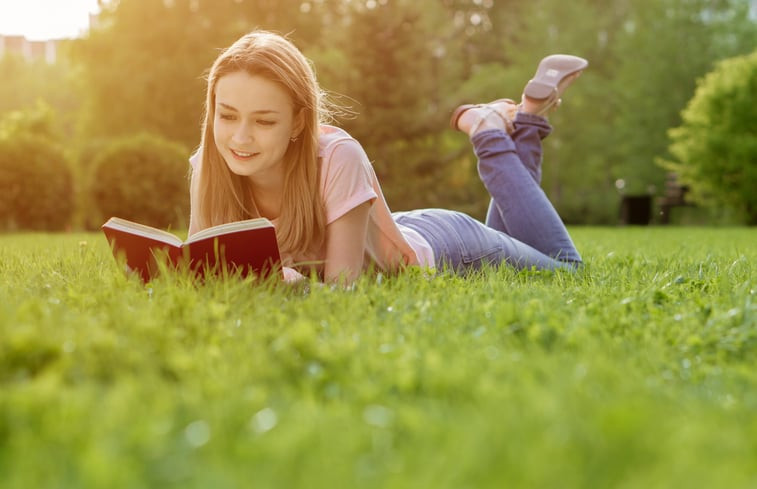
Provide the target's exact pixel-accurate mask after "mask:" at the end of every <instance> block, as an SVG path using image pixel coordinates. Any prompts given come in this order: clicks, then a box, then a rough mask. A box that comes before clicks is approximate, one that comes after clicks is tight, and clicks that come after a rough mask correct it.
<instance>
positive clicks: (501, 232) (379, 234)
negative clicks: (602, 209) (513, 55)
mask: <svg viewBox="0 0 757 489" xmlns="http://www.w3.org/2000/svg"><path fill="white" fill-rule="evenodd" d="M586 65H587V63H586V61H585V60H582V59H581V58H577V57H574V56H565V55H554V56H551V57H547V58H545V59H544V60H542V62H541V63H540V65H539V68H538V70H537V73H536V75H535V76H534V79H533V80H531V81H530V82H529V83H528V84H527V85H526V88H525V90H524V95H523V98H522V101H521V103H520V104H519V105H516V104H515V103H514V102H513V101H512V100H509V99H502V100H497V101H494V102H492V103H489V104H482V105H465V106H461V107H459V108H458V109H457V110H456V111H455V113H454V114H453V117H452V120H451V123H452V126H453V128H454V129H457V130H461V131H464V132H466V133H467V134H468V135H469V136H470V139H471V142H472V143H473V149H474V151H475V153H476V155H477V157H478V168H479V174H480V176H481V179H482V181H483V183H484V185H485V187H486V188H487V190H488V191H489V193H490V195H491V204H490V207H489V212H488V215H487V218H486V224H483V223H481V222H479V221H477V220H475V219H473V218H472V217H470V216H468V215H465V214H462V213H459V212H455V211H450V210H443V209H425V210H417V211H410V212H400V213H394V214H392V213H391V212H390V210H389V207H388V206H387V203H386V201H385V200H384V197H383V194H382V191H381V187H380V185H379V182H378V180H377V178H376V174H375V173H374V171H373V168H372V166H371V164H370V161H369V159H368V157H367V156H366V154H365V152H364V151H363V148H362V147H361V146H360V144H359V143H358V142H357V141H356V140H355V139H353V138H352V137H350V135H349V134H347V133H346V132H345V131H343V130H341V129H338V128H336V127H333V126H330V125H326V124H325V123H324V121H325V119H326V117H327V116H328V115H329V110H328V107H327V106H326V103H325V98H324V96H323V93H322V92H321V90H320V88H319V86H318V83H317V81H316V78H315V76H314V73H313V70H312V68H311V65H310V63H309V62H308V60H307V59H306V58H305V57H304V56H303V55H302V53H301V52H300V51H299V50H298V49H297V48H296V47H295V46H294V45H293V44H292V43H291V42H289V41H288V40H287V39H285V38H283V37H281V36H279V35H277V34H273V33H269V32H263V31H255V32H252V33H250V34H247V35H245V36H243V37H242V38H241V39H239V40H238V41H237V42H235V43H234V44H233V45H232V46H230V47H229V48H228V49H226V50H225V51H224V52H223V53H222V54H221V55H220V56H219V57H218V59H216V61H215V63H214V64H213V66H212V68H211V70H210V73H209V76H208V86H207V99H206V114H205V122H204V125H203V132H202V141H201V144H200V147H199V149H198V151H197V152H196V153H195V154H194V155H193V156H192V158H191V159H190V161H191V163H192V178H191V185H190V187H191V189H190V197H191V217H190V229H189V234H190V235H191V234H193V233H195V232H197V231H199V230H201V229H204V228H206V227H209V226H213V225H217V224H221V223H225V222H231V221H236V220H242V219H249V218H252V217H258V216H263V217H266V218H268V219H270V220H271V221H272V222H273V223H274V225H275V227H276V233H277V238H278V241H279V246H280V249H281V254H282V260H283V264H284V275H285V279H286V280H287V281H296V280H299V279H302V278H303V275H302V274H305V275H308V274H310V273H311V272H312V271H313V270H314V271H315V272H316V273H318V275H319V277H320V278H321V279H323V280H324V281H329V282H335V281H339V282H346V283H349V282H351V281H353V280H355V278H357V276H358V275H359V274H360V273H361V271H363V270H364V269H365V268H367V267H370V266H373V267H377V268H378V269H380V270H383V271H385V272H396V271H399V270H401V269H403V268H404V267H407V266H414V265H415V266H421V267H429V268H444V267H450V268H451V269H453V270H455V271H457V272H461V273H462V272H465V271H468V270H472V269H477V268H479V267H480V266H481V265H482V264H484V263H487V264H495V265H496V264H500V263H507V264H509V265H512V266H514V267H518V268H530V267H537V268H541V269H554V268H573V267H575V266H576V265H577V264H580V263H581V257H580V255H579V254H578V252H577V251H576V249H575V247H574V245H573V243H572V241H571V239H570V237H569V235H568V232H567V230H566V229H565V226H564V225H563V223H562V221H561V219H560V217H559V216H558V215H557V213H556V212H555V210H554V208H553V206H552V205H551V204H550V202H549V200H548V199H547V197H546V195H545V194H544V192H543V191H542V190H541V188H540V187H539V181H540V176H541V170H540V168H541V155H542V149H541V139H543V138H544V137H545V136H547V135H548V134H549V132H550V130H551V128H550V126H549V124H548V123H547V121H546V119H545V118H544V117H543V116H544V115H545V114H546V113H547V112H548V111H550V110H551V109H553V108H554V107H556V106H557V105H559V102H560V95H561V94H562V92H563V90H564V89H565V88H566V87H567V86H568V85H569V84H570V83H571V82H572V80H573V79H574V78H575V77H577V76H578V75H579V74H580V72H581V71H582V70H583V69H584V68H585V67H586ZM366 123H370V122H366Z"/></svg>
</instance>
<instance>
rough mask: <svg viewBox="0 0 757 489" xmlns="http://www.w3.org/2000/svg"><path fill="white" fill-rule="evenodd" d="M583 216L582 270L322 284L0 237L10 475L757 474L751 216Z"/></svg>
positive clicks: (4, 422)
mask: <svg viewBox="0 0 757 489" xmlns="http://www.w3.org/2000/svg"><path fill="white" fill-rule="evenodd" d="M573 237H574V239H575V242H576V244H577V245H578V247H579V249H581V251H582V253H583V255H584V258H585V259H586V263H587V265H586V268H585V269H584V270H582V271H580V272H578V273H575V274H570V273H536V272H521V273H516V272H514V271H513V270H511V269H509V268H502V269H500V270H487V271H485V272H484V273H482V274H480V275H478V276H475V277H471V278H469V279H460V278H455V277H451V276H448V275H444V274H442V275H440V276H437V277H434V278H427V277H425V276H423V275H421V274H415V273H407V274H405V275H402V276H399V277H376V276H366V277H364V278H363V279H362V280H361V281H360V282H359V283H358V285H357V287H356V288H355V289H354V290H349V291H345V290H335V289H331V288H328V287H316V286H313V287H312V288H311V289H310V290H308V291H306V290H302V289H298V288H295V289H291V288H288V287H285V286H283V285H281V284H272V283H271V284H255V283H252V281H251V280H226V281H224V280H211V281H209V282H207V283H205V284H204V285H202V286H198V285H196V284H193V283H191V282H190V281H189V280H186V277H182V276H180V275H174V276H170V275H165V276H163V277H161V278H160V279H158V280H156V281H155V282H153V283H151V284H149V285H148V286H147V287H145V286H143V285H142V284H141V283H139V282H138V281H137V280H136V279H129V278H127V277H126V276H125V275H124V274H123V273H122V271H121V270H119V269H118V267H117V266H116V265H115V262H114V261H113V259H112V256H111V255H110V251H109V250H108V248H107V244H106V242H105V239H104V238H103V236H102V235H101V234H99V233H98V234H81V235H67V236H46V237H45V239H40V236H39V235H14V236H0V276H2V277H3V280H2V281H0V297H2V298H3V300H2V301H0V471H2V474H3V487H6V488H8V489H16V488H28V487H35V488H37V487H38V488H47V487H82V488H86V487H108V488H112V489H120V488H126V487H162V488H174V487H182V488H195V487H197V488H200V487H202V488H209V487H212V488H218V489H225V488H236V487H248V486H254V487H261V488H269V487H270V488H274V487H276V488H280V487H286V488H300V487H303V488H304V487H307V488H320V487H325V488H329V489H332V488H339V487H371V488H373V487H376V488H379V487H391V488H425V487H434V488H440V489H445V488H460V487H475V488H502V487H561V488H566V489H568V488H587V487H618V486H622V487H624V488H649V487H733V488H747V487H751V486H752V485H753V482H754V477H755V469H754V450H755V440H756V439H757V418H756V417H755V412H757V397H755V395H754V392H755V389H756V388H757V373H756V372H755V369H754V362H755V359H757V322H756V318H757V310H756V308H755V297H754V296H755V287H754V285H755V284H754V267H755V264H756V263H757V249H755V247H754V246H753V243H754V232H753V230H746V229H721V230H719V231H718V232H713V230H712V229H696V228H691V229H686V230H680V229H670V228H668V229H660V228H656V229H655V228H653V229H628V228H625V229H621V230H607V229H591V228H580V229H576V230H575V232H574V233H573ZM639 243H646V244H647V246H645V247H640V246H639Z"/></svg>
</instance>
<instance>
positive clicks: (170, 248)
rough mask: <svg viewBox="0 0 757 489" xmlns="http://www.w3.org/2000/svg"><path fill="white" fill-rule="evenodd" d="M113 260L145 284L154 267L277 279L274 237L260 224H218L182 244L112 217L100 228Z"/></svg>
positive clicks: (163, 233) (166, 234) (267, 226)
mask: <svg viewBox="0 0 757 489" xmlns="http://www.w3.org/2000/svg"><path fill="white" fill-rule="evenodd" d="M102 230H103V233H105V236H106V237H107V238H108V241H109V242H110V247H111V249H112V250H113V255H114V256H115V257H116V258H117V259H122V258H121V257H123V259H125V260H126V267H127V270H128V271H134V272H137V273H139V275H140V276H141V277H142V280H143V281H144V282H147V281H149V280H150V279H151V278H152V277H154V276H155V275H156V274H157V272H158V269H159V266H158V262H160V261H164V262H165V263H167V264H169V265H173V266H184V265H186V266H189V267H190V268H191V269H192V270H193V271H195V272H196V273H198V274H200V275H203V274H205V273H207V272H208V271H212V272H214V273H223V272H225V271H234V270H239V271H240V273H241V274H242V275H243V276H246V275H247V274H248V273H256V274H259V275H262V276H268V275H269V274H271V273H278V274H280V273H281V257H280V255H279V247H278V244H277V242H276V231H275V229H274V227H273V224H272V223H271V221H269V220H268V219H265V218H262V217H261V218H258V219H248V220H246V221H238V222H231V223H228V224H221V225H218V226H213V227H210V228H207V229H203V230H202V231H199V232H197V233H195V234H193V235H192V236H190V237H189V238H188V239H187V240H186V241H182V240H181V239H179V238H178V237H177V236H175V235H173V234H171V233H169V232H167V231H162V230H160V229H157V228H154V227H151V226H145V225H144V224H138V223H136V222H132V221H127V220H126V219H121V218H118V217H111V218H110V219H108V221H107V222H106V223H105V224H103V225H102Z"/></svg>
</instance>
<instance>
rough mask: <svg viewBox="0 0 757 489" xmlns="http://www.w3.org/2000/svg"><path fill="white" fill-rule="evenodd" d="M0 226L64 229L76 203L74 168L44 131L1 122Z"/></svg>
mask: <svg viewBox="0 0 757 489" xmlns="http://www.w3.org/2000/svg"><path fill="white" fill-rule="evenodd" d="M0 126H3V127H5V128H6V129H7V131H6V132H4V133H3V132H2V131H0V188H2V189H3V190H2V192H0V229H2V230H8V229H35V230H60V229H64V228H66V227H67V226H68V224H69V223H70V219H71V214H72V212H73V207H74V194H73V182H72V180H73V179H72V174H71V168H70V166H69V162H68V160H67V159H66V157H65V155H64V153H63V151H62V149H61V148H60V147H59V146H58V145H57V144H56V143H54V142H52V141H51V140H50V139H49V138H46V137H44V135H37V134H33V133H26V132H11V131H10V130H9V128H10V127H11V124H7V125H4V124H0Z"/></svg>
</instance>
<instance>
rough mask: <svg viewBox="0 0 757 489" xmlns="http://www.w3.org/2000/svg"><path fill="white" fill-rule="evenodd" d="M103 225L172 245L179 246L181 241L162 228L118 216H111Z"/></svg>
mask: <svg viewBox="0 0 757 489" xmlns="http://www.w3.org/2000/svg"><path fill="white" fill-rule="evenodd" d="M103 226H104V227H110V228H112V229H117V230H119V231H123V232H125V233H130V234H134V235H136V236H143V237H145V238H151V239H154V240H157V241H161V242H163V243H168V244H170V245H174V246H181V243H182V241H181V239H180V238H179V237H177V236H175V235H174V234H172V233H169V232H168V231H163V230H162V229H158V228H154V227H152V226H145V225H144V224H139V223H136V222H132V221H128V220H126V219H121V218H119V217H111V218H110V219H108V222H106V223H105V224H104V225H103Z"/></svg>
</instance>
